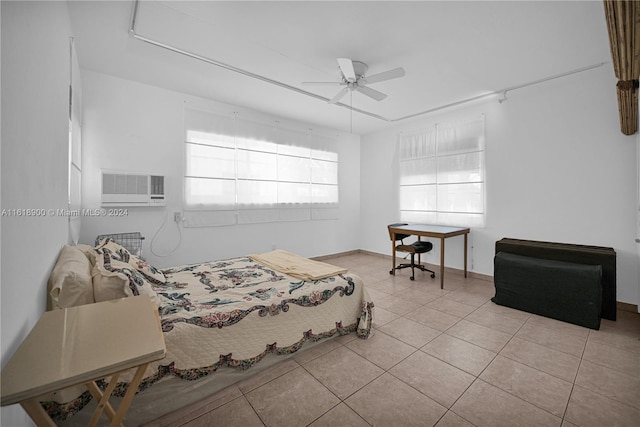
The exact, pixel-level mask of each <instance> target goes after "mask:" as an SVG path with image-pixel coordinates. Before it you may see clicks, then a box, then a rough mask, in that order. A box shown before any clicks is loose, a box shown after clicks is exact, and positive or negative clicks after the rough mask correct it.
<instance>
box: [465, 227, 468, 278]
mask: <svg viewBox="0 0 640 427" xmlns="http://www.w3.org/2000/svg"><path fill="white" fill-rule="evenodd" d="M467 236H469V233H465V234H464V278H465V279H466V278H467Z"/></svg>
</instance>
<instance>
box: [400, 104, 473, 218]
mask: <svg viewBox="0 0 640 427" xmlns="http://www.w3.org/2000/svg"><path fill="white" fill-rule="evenodd" d="M484 129H485V127H484V116H483V117H481V118H479V119H474V120H468V121H460V122H450V123H442V124H436V125H433V126H431V127H429V128H427V129H425V130H421V131H415V132H410V133H406V134H405V133H402V134H400V135H399V137H398V140H399V144H398V145H399V148H398V150H399V175H400V176H399V207H400V219H401V221H404V222H411V223H428V224H441V225H458V226H468V227H471V226H473V227H482V226H484V223H485V154H484V151H485V130H484Z"/></svg>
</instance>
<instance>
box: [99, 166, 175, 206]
mask: <svg viewBox="0 0 640 427" xmlns="http://www.w3.org/2000/svg"><path fill="white" fill-rule="evenodd" d="M102 206H165V200H164V176H162V175H143V174H136V173H120V172H104V171H103V172H102Z"/></svg>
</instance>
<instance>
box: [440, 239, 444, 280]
mask: <svg viewBox="0 0 640 427" xmlns="http://www.w3.org/2000/svg"><path fill="white" fill-rule="evenodd" d="M440 289H444V237H441V238H440Z"/></svg>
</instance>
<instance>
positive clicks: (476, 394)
mask: <svg viewBox="0 0 640 427" xmlns="http://www.w3.org/2000/svg"><path fill="white" fill-rule="evenodd" d="M325 261H326V262H329V263H332V264H335V265H339V266H343V267H347V268H349V270H350V271H352V272H354V273H355V274H358V275H359V276H360V277H361V278H362V279H363V281H364V283H365V284H366V286H367V288H368V291H369V294H370V296H371V297H372V298H373V300H374V302H375V305H376V308H375V311H374V328H375V330H374V334H373V336H372V337H371V338H370V339H368V340H361V339H358V338H356V337H355V335H354V334H351V335H347V336H343V337H339V338H336V339H333V340H328V341H326V342H324V343H322V344H319V345H317V346H315V347H314V348H312V349H310V350H311V351H307V352H305V350H304V348H303V349H302V350H301V351H300V352H299V353H298V354H296V355H295V356H294V357H293V358H291V359H288V360H286V361H283V362H281V363H279V364H277V365H276V366H274V367H273V368H270V369H269V371H266V372H262V373H260V375H257V376H256V377H252V378H249V379H248V380H245V381H243V382H241V383H238V384H235V385H233V386H230V387H228V388H227V389H225V390H223V391H221V392H220V393H218V394H217V395H215V396H214V397H213V398H211V399H208V403H207V408H206V412H204V414H203V415H197V416H196V415H195V414H194V417H195V418H194V419H190V420H187V419H185V422H184V423H183V424H182V425H184V426H188V427H197V426H212V425H224V426H254V425H255V426H307V425H310V426H314V427H319V426H368V425H372V426H432V425H437V426H473V425H475V426H515V425H518V426H563V427H571V426H584V427H587V426H597V427H601V426H605V425H617V426H634V427H635V426H638V425H639V423H640V315H639V314H636V313H630V312H625V311H618V320H617V321H615V322H614V321H609V320H604V319H603V320H602V325H601V328H600V330H598V331H596V330H591V329H587V328H583V327H580V326H576V325H573V324H570V323H564V322H560V321H556V320H553V319H548V318H544V317H540V316H537V315H533V314H529V313H525V312H522V311H518V310H513V309H510V308H506V307H502V306H498V305H495V304H493V303H492V302H491V301H490V298H491V297H492V296H493V295H494V287H493V284H492V283H491V282H489V281H485V280H479V279H472V278H467V279H465V278H464V277H463V276H462V275H457V274H455V273H453V274H447V275H446V276H445V286H444V288H445V289H444V290H441V289H440V280H439V278H437V277H436V279H432V278H430V277H429V275H428V274H427V273H418V272H416V280H415V281H413V282H412V281H410V280H409V275H410V274H409V272H408V271H407V270H403V271H400V272H398V273H397V275H396V276H395V277H393V276H391V275H389V269H390V263H391V262H390V260H388V259H387V258H383V257H380V256H374V255H369V254H354V255H348V256H342V257H335V258H332V259H329V260H325ZM202 413H203V412H202V411H200V412H199V414H202Z"/></svg>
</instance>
